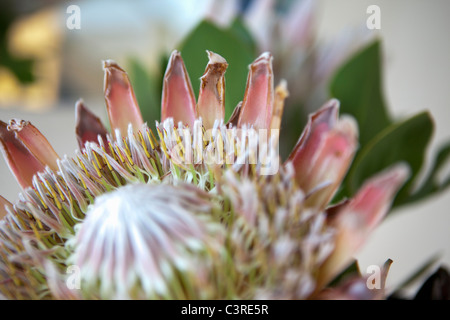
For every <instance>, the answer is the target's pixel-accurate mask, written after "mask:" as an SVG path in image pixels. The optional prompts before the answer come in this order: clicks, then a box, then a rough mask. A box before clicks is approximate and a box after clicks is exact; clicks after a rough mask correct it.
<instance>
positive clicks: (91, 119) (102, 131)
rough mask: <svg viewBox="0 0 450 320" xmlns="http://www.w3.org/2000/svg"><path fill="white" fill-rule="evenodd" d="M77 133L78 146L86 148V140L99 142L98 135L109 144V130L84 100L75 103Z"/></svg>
mask: <svg viewBox="0 0 450 320" xmlns="http://www.w3.org/2000/svg"><path fill="white" fill-rule="evenodd" d="M75 121H76V127H75V133H76V136H77V141H78V146H79V147H80V149H83V148H84V145H85V144H86V142H97V141H98V136H100V137H101V138H102V140H103V141H104V142H105V145H106V144H107V140H106V134H107V130H106V128H105V127H104V126H103V124H102V122H101V120H100V119H99V118H98V117H97V116H96V115H95V114H93V113H92V112H91V111H90V110H89V109H88V108H86V106H85V105H84V103H83V101H82V100H78V101H77V103H76V104H75Z"/></svg>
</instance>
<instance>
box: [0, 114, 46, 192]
mask: <svg viewBox="0 0 450 320" xmlns="http://www.w3.org/2000/svg"><path fill="white" fill-rule="evenodd" d="M7 127H8V125H7V124H6V123H4V122H3V121H0V145H1V147H2V148H1V149H2V152H3V156H4V158H5V160H6V162H7V163H8V166H9V169H10V170H11V172H12V173H13V174H14V177H15V178H16V180H17V182H18V183H19V185H20V186H21V187H22V188H24V189H25V188H27V187H30V186H32V180H33V176H34V174H35V173H37V172H39V171H42V170H44V169H45V165H44V164H43V163H41V162H40V161H39V160H37V159H36V158H35V157H34V155H33V154H32V153H31V152H30V150H28V149H27V148H26V147H25V146H24V145H23V143H22V142H21V141H20V140H19V139H17V138H16V135H15V133H14V132H12V131H9V130H8V128H7Z"/></svg>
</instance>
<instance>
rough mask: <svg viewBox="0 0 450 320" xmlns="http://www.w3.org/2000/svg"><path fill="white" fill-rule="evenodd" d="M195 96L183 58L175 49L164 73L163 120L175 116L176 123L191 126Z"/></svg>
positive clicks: (193, 117)
mask: <svg viewBox="0 0 450 320" xmlns="http://www.w3.org/2000/svg"><path fill="white" fill-rule="evenodd" d="M195 105H196V103H195V96H194V91H193V90H192V84H191V80H190V79H189V76H188V73H187V70H186V67H185V65H184V62H183V59H182V58H181V55H180V53H179V52H178V51H176V50H175V51H173V52H172V54H171V56H170V59H169V64H168V65H167V69H166V73H165V75H164V83H163V92H162V99H161V121H164V120H166V119H167V118H173V121H174V123H175V124H177V123H178V122H180V121H181V122H183V123H184V124H187V125H189V126H190V127H191V128H192V126H193V124H194V121H195V118H196V113H195Z"/></svg>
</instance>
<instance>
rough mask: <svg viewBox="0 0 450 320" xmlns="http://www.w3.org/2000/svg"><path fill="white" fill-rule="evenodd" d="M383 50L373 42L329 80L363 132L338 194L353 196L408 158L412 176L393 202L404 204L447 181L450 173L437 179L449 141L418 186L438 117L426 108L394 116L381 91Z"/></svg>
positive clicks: (449, 155) (449, 148)
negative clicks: (403, 116) (368, 181)
mask: <svg viewBox="0 0 450 320" xmlns="http://www.w3.org/2000/svg"><path fill="white" fill-rule="evenodd" d="M381 53H382V49H381V43H380V41H375V42H373V43H372V44H370V45H368V46H367V47H366V48H364V49H363V50H362V51H361V52H359V53H357V54H356V55H355V56H353V57H352V58H351V59H349V60H348V61H347V62H346V63H345V64H344V65H343V66H341V68H340V69H339V70H338V71H337V72H336V74H335V76H334V78H333V79H332V81H331V83H330V93H331V96H332V97H334V98H337V99H338V100H340V101H341V114H350V115H352V116H353V117H354V118H355V119H356V121H357V123H358V127H359V132H360V139H359V142H360V147H359V150H358V152H357V154H356V157H355V160H354V161H353V164H352V166H351V168H350V170H349V172H348V174H347V177H346V178H345V181H344V183H343V189H341V190H340V192H339V194H338V196H337V197H336V199H339V198H342V197H343V196H346V197H350V196H352V195H353V194H354V193H355V192H356V191H357V190H358V189H359V187H360V186H361V185H362V184H363V182H364V181H365V180H366V179H368V178H369V177H370V176H372V175H373V174H375V173H376V172H379V171H382V170H383V169H386V168H387V167H388V166H390V165H392V164H394V163H396V162H400V161H404V162H406V163H408V165H409V167H410V169H411V177H410V179H409V181H408V182H407V183H406V184H405V186H404V187H403V188H402V190H401V191H400V192H399V193H398V195H397V197H396V199H395V202H394V206H400V205H404V204H407V203H411V202H413V201H417V200H419V199H423V198H425V197H427V196H430V195H432V194H434V193H436V192H438V191H442V190H443V189H445V188H446V187H448V185H449V184H450V178H447V180H445V181H444V182H443V183H438V173H439V169H440V168H441V167H442V166H443V165H444V164H445V162H446V161H447V160H449V159H450V143H447V144H446V145H445V146H443V147H442V148H441V149H440V151H439V152H438V155H437V157H436V160H435V162H434V164H433V166H432V169H431V172H430V174H429V176H428V177H427V178H426V179H425V183H423V184H422V186H420V187H419V188H418V190H417V191H416V190H415V189H417V188H416V185H415V182H416V180H417V177H418V176H419V174H420V172H421V170H422V169H423V164H424V160H425V156H426V152H427V149H428V147H429V145H430V143H431V140H432V139H431V138H432V134H433V131H434V123H433V120H432V118H431V115H430V114H429V113H428V112H426V111H424V112H421V113H419V114H416V115H414V116H412V117H410V118H408V119H402V120H395V119H392V117H391V116H390V115H389V113H388V110H387V107H386V104H385V102H384V96H383V92H382V73H381V72H382V60H381ZM391 212H392V211H391Z"/></svg>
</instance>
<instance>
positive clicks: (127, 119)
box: [103, 60, 144, 135]
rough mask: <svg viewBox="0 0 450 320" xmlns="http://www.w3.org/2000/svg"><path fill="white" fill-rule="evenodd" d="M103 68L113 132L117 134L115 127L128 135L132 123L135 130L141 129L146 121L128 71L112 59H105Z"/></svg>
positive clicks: (107, 106)
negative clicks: (143, 118) (129, 125)
mask: <svg viewBox="0 0 450 320" xmlns="http://www.w3.org/2000/svg"><path fill="white" fill-rule="evenodd" d="M103 69H104V71H105V80H104V91H105V101H106V108H107V111H108V117H109V121H110V124H111V132H112V134H113V135H114V134H115V133H114V132H115V129H119V130H120V133H121V134H122V135H126V134H127V130H128V124H130V123H131V124H132V125H133V128H134V130H136V131H137V130H139V129H140V128H141V126H142V124H143V123H144V121H143V120H142V115H141V111H140V109H139V106H138V103H137V101H136V96H135V95H134V91H133V88H132V86H131V82H130V79H129V78H128V75H127V73H126V72H125V71H124V70H123V69H122V68H120V67H119V66H118V65H117V64H116V63H115V62H114V61H112V60H106V61H103Z"/></svg>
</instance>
